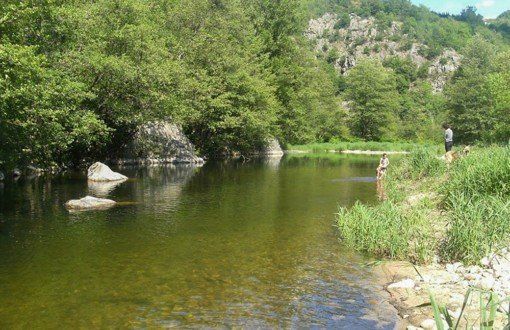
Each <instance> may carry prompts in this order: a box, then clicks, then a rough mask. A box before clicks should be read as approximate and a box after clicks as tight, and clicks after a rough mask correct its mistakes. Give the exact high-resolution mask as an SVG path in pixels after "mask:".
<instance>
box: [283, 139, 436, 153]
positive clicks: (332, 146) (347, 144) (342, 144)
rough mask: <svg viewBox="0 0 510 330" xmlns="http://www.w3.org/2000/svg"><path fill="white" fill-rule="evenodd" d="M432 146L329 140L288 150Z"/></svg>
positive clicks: (290, 146)
mask: <svg viewBox="0 0 510 330" xmlns="http://www.w3.org/2000/svg"><path fill="white" fill-rule="evenodd" d="M423 147H428V148H431V147H432V146H430V145H426V144H418V143H405V142H370V141H368V142H365V141H358V142H329V143H310V144H303V145H288V146H287V149H288V150H298V151H313V152H322V151H330V150H335V151H338V152H340V151H344V150H362V151H412V150H415V149H417V148H423Z"/></svg>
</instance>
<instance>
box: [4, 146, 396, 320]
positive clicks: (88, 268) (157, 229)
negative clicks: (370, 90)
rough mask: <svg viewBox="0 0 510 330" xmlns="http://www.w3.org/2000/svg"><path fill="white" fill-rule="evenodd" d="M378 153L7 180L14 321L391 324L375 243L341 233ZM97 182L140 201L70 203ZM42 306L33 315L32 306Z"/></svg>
mask: <svg viewBox="0 0 510 330" xmlns="http://www.w3.org/2000/svg"><path fill="white" fill-rule="evenodd" d="M376 164H377V158H374V157H367V156H362V157H358V156H349V157H344V156H343V155H338V157H331V156H327V157H316V156H314V157H284V158H283V159H281V160H278V159H269V160H267V159H266V160H253V161H251V162H247V163H242V162H235V161H230V162H211V163H208V164H206V165H205V166H204V167H203V168H193V167H187V166H167V167H153V168H122V169H120V170H119V171H121V172H122V173H123V174H126V175H127V176H128V177H130V178H131V179H129V180H128V181H126V182H123V183H121V184H119V185H115V186H113V185H112V186H105V187H97V186H94V185H89V184H87V181H86V180H85V177H84V176H83V175H82V174H69V175H63V176H57V177H53V178H39V179H36V180H32V181H28V182H19V183H18V184H17V185H12V186H6V187H4V189H3V191H2V192H1V195H0V196H1V201H0V215H1V216H2V220H1V223H0V281H1V282H2V286H1V288H0V325H2V326H3V327H9V328H10V327H29V326H30V327H38V328H40V327H43V328H55V327H168V326H176V327H201V326H205V327H233V326H245V327H320V328H322V327H329V328H348V329H353V328H354V329H355V328H359V329H365V328H383V329H384V328H392V326H393V324H394V321H395V313H394V311H393V310H392V309H391V308H390V307H389V305H388V304H387V303H386V302H385V297H384V296H383V295H381V293H380V291H379V287H378V285H377V284H376V281H375V278H374V275H373V274H370V273H369V272H367V269H366V268H364V267H363V266H362V265H363V264H364V263H365V262H366V261H367V260H366V259H365V258H364V257H362V256H359V255H357V254H354V253H352V252H351V251H349V250H346V249H345V248H343V247H342V245H341V244H340V242H339V238H338V235H337V232H336V229H335V228H334V226H333V219H334V216H333V215H334V213H335V212H336V210H337V206H338V205H342V206H349V205H352V204H353V203H355V202H356V201H358V200H360V201H363V202H366V203H375V202H376V201H377V196H376V195H377V194H376V189H375V188H376V187H375V184H374V182H372V181H368V180H353V179H355V178H368V177H369V175H372V174H373V171H374V166H375V165H376ZM86 194H97V195H99V194H100V195H101V196H102V197H107V198H111V199H114V200H116V201H120V202H121V203H124V202H128V203H129V204H128V205H123V206H122V207H116V208H113V209H110V210H107V211H98V212H84V213H80V214H69V213H68V212H67V211H66V210H65V209H64V208H63V204H64V203H65V201H67V200H68V199H72V198H77V197H83V196H85V195H86ZM27 315H30V318H27Z"/></svg>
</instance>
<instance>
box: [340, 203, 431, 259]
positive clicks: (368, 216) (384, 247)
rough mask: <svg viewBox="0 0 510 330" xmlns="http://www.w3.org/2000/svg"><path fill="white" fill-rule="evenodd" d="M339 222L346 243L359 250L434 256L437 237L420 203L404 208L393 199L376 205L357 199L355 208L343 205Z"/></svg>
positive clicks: (392, 255)
mask: <svg viewBox="0 0 510 330" xmlns="http://www.w3.org/2000/svg"><path fill="white" fill-rule="evenodd" d="M337 223H338V228H339V229H340V232H341V233H342V238H343V239H344V241H345V243H346V244H347V245H348V246H350V247H352V248H354V249H356V250H359V251H364V252H368V253H372V254H375V255H378V256H383V257H388V258H391V259H411V260H413V261H416V262H426V261H428V260H429V259H430V258H431V257H432V253H431V252H432V251H433V250H434V249H431V244H434V240H433V238H432V233H431V229H430V226H428V224H427V223H428V221H427V219H426V213H425V212H424V210H423V209H421V208H419V207H418V208H412V209H407V210H404V207H403V206H400V205H397V204H395V203H394V202H392V201H385V202H383V203H381V204H380V205H377V206H375V207H371V206H366V205H363V204H361V203H356V204H355V205H354V206H353V207H352V208H351V209H347V208H340V210H339V213H338V216H337Z"/></svg>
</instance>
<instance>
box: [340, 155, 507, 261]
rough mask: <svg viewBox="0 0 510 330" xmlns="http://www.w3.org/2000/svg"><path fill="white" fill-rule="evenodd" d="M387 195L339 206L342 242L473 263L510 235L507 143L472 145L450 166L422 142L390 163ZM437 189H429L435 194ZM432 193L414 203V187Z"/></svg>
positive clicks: (384, 252) (397, 255)
mask: <svg viewBox="0 0 510 330" xmlns="http://www.w3.org/2000/svg"><path fill="white" fill-rule="evenodd" d="M384 186H385V190H386V196H387V200H386V201H384V202H381V203H380V204H378V205H375V206H365V205H362V204H356V205H355V206H354V207H352V208H351V209H346V208H341V209H340V211H339V213H338V215H337V223H338V227H339V230H340V233H341V235H342V237H343V239H344V242H345V243H346V244H347V245H349V246H351V247H353V248H355V249H357V250H359V251H363V252H368V253H372V254H375V255H378V256H383V257H388V258H391V259H400V260H403V259H407V260H411V261H418V262H427V261H428V260H429V259H430V256H432V255H434V254H438V255H440V256H441V258H442V259H443V260H444V261H462V262H464V263H466V264H476V263H478V262H479V261H480V259H481V258H482V257H484V256H485V255H487V254H488V253H489V252H492V251H495V250H498V249H499V248H500V247H501V246H505V245H508V244H509V243H510V149H509V148H508V147H496V146H494V147H487V148H475V149H474V150H473V152H472V153H471V154H470V155H468V156H466V157H463V158H461V159H460V160H457V161H456V162H454V163H453V164H452V165H450V166H447V165H446V164H445V163H444V161H442V160H440V159H439V158H438V154H437V153H436V152H435V151H434V150H433V149H430V148H429V149H427V148H425V149H423V148H422V149H417V150H415V151H413V152H412V153H411V154H410V155H408V156H406V157H404V158H402V160H401V161H400V162H399V164H397V165H396V166H395V164H394V165H393V166H391V168H390V171H389V173H388V176H387V178H386V179H385V182H384ZM430 193H432V194H430ZM417 194H422V195H426V196H427V195H431V196H437V197H435V198H434V197H433V198H423V199H422V200H419V201H418V202H417V203H414V204H412V205H410V203H409V202H407V201H406V200H407V199H408V197H409V196H410V195H417Z"/></svg>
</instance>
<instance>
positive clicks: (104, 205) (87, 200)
mask: <svg viewBox="0 0 510 330" xmlns="http://www.w3.org/2000/svg"><path fill="white" fill-rule="evenodd" d="M115 204H117V203H116V202H115V201H113V200H111V199H102V198H96V197H92V196H87V197H84V198H82V199H72V200H70V201H68V202H67V203H66V204H65V206H66V208H67V209H68V210H70V211H86V210H104V209H108V208H110V207H112V206H115Z"/></svg>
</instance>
